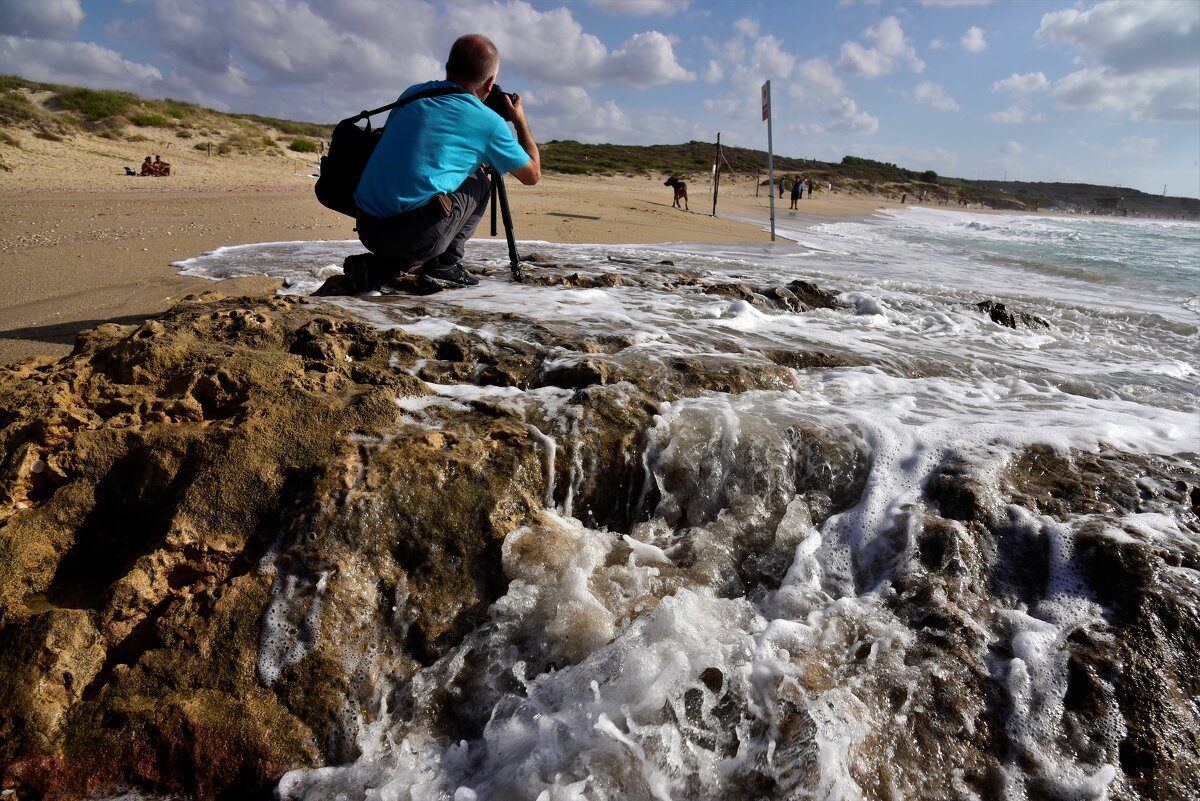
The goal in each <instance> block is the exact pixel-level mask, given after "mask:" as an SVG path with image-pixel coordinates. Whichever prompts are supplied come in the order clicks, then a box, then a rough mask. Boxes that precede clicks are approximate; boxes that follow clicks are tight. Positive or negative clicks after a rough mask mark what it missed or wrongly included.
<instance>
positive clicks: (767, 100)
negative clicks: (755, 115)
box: [762, 81, 771, 121]
mask: <svg viewBox="0 0 1200 801" xmlns="http://www.w3.org/2000/svg"><path fill="white" fill-rule="evenodd" d="M762 107H763V120H764V121H765V120H766V119H767V117H769V116H771V82H770V81H767V82H766V83H764V84H763V87H762Z"/></svg>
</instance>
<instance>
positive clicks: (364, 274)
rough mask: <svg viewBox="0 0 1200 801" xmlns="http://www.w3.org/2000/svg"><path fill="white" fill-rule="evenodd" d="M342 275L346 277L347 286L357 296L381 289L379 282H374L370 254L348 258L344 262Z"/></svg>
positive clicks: (354, 255)
mask: <svg viewBox="0 0 1200 801" xmlns="http://www.w3.org/2000/svg"><path fill="white" fill-rule="evenodd" d="M342 274H343V275H345V276H346V284H347V285H348V287H349V289H350V291H351V292H353V293H354V294H356V295H357V294H360V293H362V292H370V291H371V290H375V289H379V286H378V282H373V281H372V276H371V254H370V253H355V254H353V255H352V256H347V257H346V260H345V261H343V262H342Z"/></svg>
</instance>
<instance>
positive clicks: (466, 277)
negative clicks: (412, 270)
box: [421, 262, 479, 286]
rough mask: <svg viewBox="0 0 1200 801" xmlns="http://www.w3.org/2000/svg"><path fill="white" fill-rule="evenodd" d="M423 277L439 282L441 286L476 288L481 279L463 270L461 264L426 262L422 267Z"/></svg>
mask: <svg viewBox="0 0 1200 801" xmlns="http://www.w3.org/2000/svg"><path fill="white" fill-rule="evenodd" d="M421 277H422V278H427V279H429V280H432V281H435V282H437V283H438V284H439V285H443V286H445V285H449V286H475V285H476V284H478V283H479V279H478V278H476V277H475V276H473V275H471V274H470V273H469V272H467V271H466V270H464V269H463V266H462V264H461V263H457V262H456V263H454V264H437V263H434V262H426V263H425V264H423V265H421Z"/></svg>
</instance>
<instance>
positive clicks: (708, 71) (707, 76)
mask: <svg viewBox="0 0 1200 801" xmlns="http://www.w3.org/2000/svg"><path fill="white" fill-rule="evenodd" d="M724 77H725V70H723V69H721V62H719V61H717V60H716V59H709V62H708V66H707V67H705V68H704V71H703V72H701V73H700V78H701V80H703V81H704V82H705V83H720V81H721V79H722V78H724Z"/></svg>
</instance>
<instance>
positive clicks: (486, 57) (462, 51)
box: [446, 33, 500, 90]
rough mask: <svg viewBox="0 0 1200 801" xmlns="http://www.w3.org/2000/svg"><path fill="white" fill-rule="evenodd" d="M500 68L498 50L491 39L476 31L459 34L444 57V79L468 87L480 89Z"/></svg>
mask: <svg viewBox="0 0 1200 801" xmlns="http://www.w3.org/2000/svg"><path fill="white" fill-rule="evenodd" d="M499 70H500V52H499V51H498V50H496V45H494V44H492V40H491V39H489V38H487V37H486V36H483V35H482V34H478V33H468V34H467V35H466V36H460V37H458V39H457V40H455V42H454V44H453V45H452V46H451V47H450V57H449V58H448V59H446V80H449V81H455V82H457V83H460V84H462V85H463V86H465V87H466V88H468V89H471V90H477V89H480V88H481V87H482V86H483V85H484V84H485V83H487V82H488V79H489V78H495V77H496V73H497V72H498V71H499Z"/></svg>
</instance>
